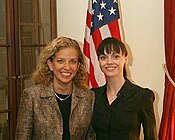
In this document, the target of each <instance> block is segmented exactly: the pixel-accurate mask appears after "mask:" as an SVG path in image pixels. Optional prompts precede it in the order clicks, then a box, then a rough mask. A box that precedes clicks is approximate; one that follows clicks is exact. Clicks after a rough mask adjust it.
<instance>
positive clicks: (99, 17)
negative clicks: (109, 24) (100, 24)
mask: <svg viewBox="0 0 175 140" xmlns="http://www.w3.org/2000/svg"><path fill="white" fill-rule="evenodd" d="M97 17H98V21H100V20H103V15H102V14H101V13H100V14H99V15H97Z"/></svg>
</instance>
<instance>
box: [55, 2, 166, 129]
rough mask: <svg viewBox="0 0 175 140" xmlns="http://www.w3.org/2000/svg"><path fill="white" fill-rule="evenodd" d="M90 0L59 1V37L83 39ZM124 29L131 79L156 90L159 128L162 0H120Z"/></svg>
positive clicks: (162, 40)
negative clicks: (128, 52) (128, 51)
mask: <svg viewBox="0 0 175 140" xmlns="http://www.w3.org/2000/svg"><path fill="white" fill-rule="evenodd" d="M87 3H88V0H59V1H57V6H58V36H69V37H72V38H75V39H77V40H79V41H81V42H83V37H84V29H85V20H86V9H87ZM120 8H121V17H122V18H121V19H120V24H121V31H122V36H123V40H124V42H125V43H126V44H127V46H128V48H129V50H131V52H130V58H131V59H130V62H129V73H130V77H131V79H132V80H133V81H134V82H135V83H137V84H139V85H141V86H144V87H149V88H150V89H152V90H153V91H154V92H155V95H156V101H155V103H154V105H155V113H156V120H157V126H158V128H159V124H160V119H161V114H162V102H163V90H164V72H163V68H162V64H163V63H164V61H165V60H164V39H163V35H164V32H163V0H154V1H152V0H134V1H128V0H120Z"/></svg>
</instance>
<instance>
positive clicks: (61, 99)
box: [54, 93, 72, 101]
mask: <svg viewBox="0 0 175 140" xmlns="http://www.w3.org/2000/svg"><path fill="white" fill-rule="evenodd" d="M54 94H55V96H56V97H57V98H58V99H59V100H60V101H64V100H66V99H68V98H69V97H70V96H71V95H72V93H71V94H69V95H68V96H67V97H65V98H61V97H59V96H58V95H57V93H54Z"/></svg>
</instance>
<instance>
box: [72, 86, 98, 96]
mask: <svg viewBox="0 0 175 140" xmlns="http://www.w3.org/2000/svg"><path fill="white" fill-rule="evenodd" d="M74 90H75V91H74V92H75V94H76V95H77V96H82V97H86V98H94V96H95V94H94V91H92V90H90V89H88V88H85V87H80V86H75V89H74Z"/></svg>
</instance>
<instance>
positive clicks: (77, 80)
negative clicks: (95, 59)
mask: <svg viewBox="0 0 175 140" xmlns="http://www.w3.org/2000/svg"><path fill="white" fill-rule="evenodd" d="M69 47H71V48H75V49H76V50H77V52H78V62H79V63H80V67H79V70H78V72H77V74H76V76H75V77H74V78H73V83H74V84H75V85H78V86H83V87H86V88H87V87H88V86H87V74H86V63H85V59H84V55H83V53H82V51H81V48H80V46H79V44H78V42H77V41H76V40H74V39H71V38H68V37H58V38H56V39H54V40H53V41H51V42H50V43H49V44H48V45H47V46H46V47H44V49H43V50H42V51H41V53H40V56H39V60H38V65H37V67H36V70H35V71H34V72H33V73H32V80H33V82H34V84H43V85H49V84H50V83H52V82H53V72H52V71H51V70H50V69H49V67H48V64H47V60H48V59H50V60H53V59H54V57H55V55H56V53H57V52H58V51H59V50H60V49H64V48H69Z"/></svg>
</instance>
